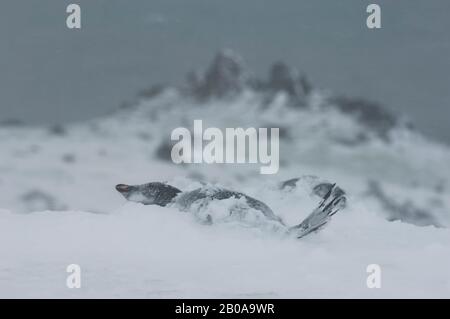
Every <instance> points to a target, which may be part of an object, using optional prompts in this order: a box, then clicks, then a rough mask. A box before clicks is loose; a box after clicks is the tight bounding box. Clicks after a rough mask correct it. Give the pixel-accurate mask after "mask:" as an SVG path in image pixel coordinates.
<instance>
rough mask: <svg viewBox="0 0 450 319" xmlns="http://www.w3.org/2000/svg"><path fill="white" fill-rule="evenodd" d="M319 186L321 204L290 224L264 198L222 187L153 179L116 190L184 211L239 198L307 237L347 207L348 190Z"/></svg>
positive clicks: (291, 231) (141, 200) (209, 220)
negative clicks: (184, 186)
mask: <svg viewBox="0 0 450 319" xmlns="http://www.w3.org/2000/svg"><path fill="white" fill-rule="evenodd" d="M291 184H292V183H291ZM294 184H295V183H294ZM319 189H320V194H322V195H323V196H321V197H322V201H321V202H320V204H319V206H318V207H317V208H316V209H314V210H313V211H312V212H311V214H309V215H308V217H306V219H305V220H303V221H302V222H301V223H299V224H298V225H295V226H293V227H289V226H287V225H286V224H285V223H284V222H283V220H282V219H281V218H280V217H279V216H277V215H276V214H275V213H274V212H273V211H272V209H271V208H270V207H269V206H268V205H267V204H265V203H263V202H262V201H260V200H258V199H255V198H253V197H251V196H248V195H246V194H244V193H241V192H237V191H232V190H228V189H225V188H221V187H211V186H204V187H200V188H198V189H195V190H192V191H185V192H183V191H181V190H180V189H178V188H176V187H174V186H172V185H169V184H167V183H161V182H151V183H146V184H142V185H126V184H118V185H117V186H116V190H117V191H118V192H119V193H120V194H122V196H123V197H125V199H127V200H128V201H132V202H136V203H141V204H144V205H158V206H161V207H169V206H170V207H176V208H178V209H179V210H181V211H190V210H192V209H194V208H197V209H198V207H199V206H205V205H207V204H208V203H210V202H211V201H214V200H219V201H220V200H226V199H231V198H235V199H239V200H242V201H244V202H245V203H246V205H247V206H248V208H249V209H250V208H251V209H254V210H256V211H259V212H260V213H262V215H263V216H264V217H265V218H266V219H267V220H269V221H272V222H275V223H277V224H278V225H279V226H280V227H282V228H283V229H285V231H286V233H288V234H292V235H294V236H296V237H297V238H302V237H305V236H306V235H308V234H310V233H312V232H316V231H318V230H320V229H321V228H323V226H325V225H326V224H327V223H328V221H329V220H330V219H331V217H332V216H333V215H334V214H336V213H337V212H338V211H339V210H341V209H342V208H344V207H345V202H346V197H345V192H344V191H342V190H341V189H340V188H338V187H336V184H324V185H322V187H319V188H317V192H319ZM242 209H243V208H242V207H231V208H230V212H229V213H230V214H233V213H235V212H236V211H237V210H239V211H241V210H242ZM207 224H212V218H211V216H210V215H208V216H207Z"/></svg>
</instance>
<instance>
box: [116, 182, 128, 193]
mask: <svg viewBox="0 0 450 319" xmlns="http://www.w3.org/2000/svg"><path fill="white" fill-rule="evenodd" d="M116 190H117V191H118V192H119V193H122V194H123V193H128V192H129V191H130V186H128V185H125V184H119V185H117V186H116Z"/></svg>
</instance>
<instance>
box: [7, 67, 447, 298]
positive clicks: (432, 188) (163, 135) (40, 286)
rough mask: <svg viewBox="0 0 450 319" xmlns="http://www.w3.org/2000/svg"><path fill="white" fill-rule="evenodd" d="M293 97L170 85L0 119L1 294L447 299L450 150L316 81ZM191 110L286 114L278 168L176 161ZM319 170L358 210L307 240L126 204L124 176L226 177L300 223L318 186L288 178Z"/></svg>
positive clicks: (221, 115)
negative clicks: (31, 121)
mask: <svg viewBox="0 0 450 319" xmlns="http://www.w3.org/2000/svg"><path fill="white" fill-rule="evenodd" d="M225 73H226V72H225ZM241 78H243V77H239V81H240V79H241ZM233 87H234V86H233ZM297 102H298V101H297ZM297 102H296V103H297ZM290 103H293V102H292V99H289V98H288V96H287V95H286V94H283V93H279V94H273V96H271V97H270V99H268V96H267V94H265V93H264V94H263V93H261V92H258V91H255V90H253V89H244V90H242V91H239V93H237V94H236V95H235V96H234V97H232V98H228V97H227V98H223V97H222V98H215V99H209V100H207V101H202V102H199V101H198V100H196V99H194V98H192V97H190V96H186V94H185V93H183V91H182V90H177V89H166V90H164V91H163V92H162V93H160V94H157V95H156V96H155V97H152V98H145V99H142V100H140V101H139V103H137V105H136V106H134V107H132V108H128V109H123V110H121V111H118V112H116V113H114V114H112V115H110V116H107V117H104V118H100V119H95V120H92V121H90V122H87V123H78V124H72V125H68V126H65V127H53V128H51V129H48V128H32V127H6V126H3V127H1V126H0V156H1V161H0V208H2V209H0V297H7V298H8V297H11V298H14V297H64V298H72V297H77V298H78V297H87V298H90V297H93V298H95V297H142V298H164V297H242V298H246V297H255V298H259V297H261V298H263V297H267V298H272V297H274V298H276V297H289V298H304V297H305V298H306V297H344V298H345V297H374V298H379V297H387V298H390V297H450V276H449V275H448V269H449V267H450V257H448V256H450V254H449V248H448V245H447V243H448V242H449V241H450V231H449V229H448V228H447V226H448V225H449V224H450V168H449V165H448V163H450V150H449V148H448V147H447V146H445V145H440V144H438V143H436V142H433V141H430V140H429V139H427V138H426V137H423V136H422V135H421V134H420V133H417V132H414V131H411V130H409V129H407V128H405V127H402V126H401V125H397V126H395V127H393V128H391V129H389V130H388V132H384V131H383V132H381V133H380V132H379V131H376V130H373V129H371V128H370V127H368V126H367V125H368V124H367V123H365V124H364V121H363V120H361V118H359V119H358V118H355V116H354V115H355V113H357V112H356V111H352V112H350V113H351V114H348V113H345V112H342V111H340V110H338V109H337V108H335V107H333V104H332V102H330V100H329V99H327V93H324V92H322V91H320V90H313V91H312V92H310V93H308V94H305V96H304V97H303V100H302V103H303V104H304V105H306V106H302V107H295V106H292V105H290ZM195 119H202V120H203V123H204V125H205V126H207V127H219V128H225V127H244V128H247V127H279V128H280V132H282V134H281V141H280V161H281V167H280V171H279V173H278V174H276V175H273V176H269V175H260V174H259V168H260V165H259V164H257V165H231V164H223V165H206V164H205V165H198V164H195V165H194V164H192V165H175V164H173V163H172V162H171V161H170V159H168V158H169V156H170V146H171V144H170V132H171V131H172V130H173V129H174V128H176V127H180V126H183V127H187V128H188V129H191V128H192V125H193V121H194V120H195ZM366 122H367V119H366ZM369 123H370V121H369ZM369 126H370V125H369ZM308 174H312V175H317V176H320V177H321V178H324V179H327V180H329V181H332V182H336V183H337V184H338V185H339V186H340V187H342V188H343V189H345V190H346V192H347V195H348V207H347V208H346V209H344V210H343V211H341V212H339V213H338V214H337V215H336V216H334V217H333V219H332V221H331V223H330V224H329V226H328V227H327V228H325V229H324V230H323V231H321V232H319V233H317V234H313V235H311V236H309V237H307V238H303V239H301V240H294V239H292V238H286V237H283V236H282V235H280V234H277V233H273V232H270V231H268V230H267V229H264V227H259V228H258V227H251V226H249V225H243V224H240V223H235V222H223V223H216V224H214V225H212V226H206V225H202V224H201V223H199V222H198V220H197V219H196V218H195V216H193V215H192V214H186V213H181V212H179V211H177V210H175V209H173V208H161V207H154V206H142V205H140V204H134V203H125V200H124V199H123V197H121V196H120V194H118V193H117V192H116V191H115V189H114V186H115V185H116V184H118V183H127V184H140V183H145V182H150V181H169V182H170V183H171V184H173V185H175V186H176V187H178V188H180V189H182V190H189V189H194V188H195V187H198V186H199V185H200V183H199V182H209V183H213V184H214V183H217V184H218V185H222V186H225V187H227V188H230V189H233V190H237V191H240V192H244V193H246V194H248V195H250V196H253V197H255V198H257V199H260V200H262V201H264V202H265V203H266V204H268V205H269V206H270V207H271V208H272V209H273V211H274V212H275V213H276V214H278V215H279V216H281V217H282V218H283V219H284V220H285V221H286V222H288V223H289V224H291V225H292V224H294V223H295V222H297V221H300V220H301V219H302V218H304V217H305V216H306V215H307V214H308V213H309V212H310V211H311V209H312V208H313V207H314V206H315V205H316V204H317V202H316V201H315V200H317V199H314V198H311V197H309V196H307V194H306V195H305V193H302V190H301V189H297V190H296V191H293V192H286V191H281V190H279V189H278V188H277V185H278V183H279V182H281V181H283V180H287V179H290V178H294V177H298V176H302V175H308ZM221 205H227V203H222V204H221V203H216V206H213V208H212V209H216V210H217V211H220V210H221V209H224V206H221ZM214 207H215V208H214ZM69 264H79V265H80V266H81V269H82V288H81V289H68V288H67V287H66V278H67V276H68V273H66V267H67V266H68V265H69ZM369 264H378V265H380V267H381V270H382V277H381V279H382V287H381V288H380V289H369V288H367V285H366V279H367V276H368V273H367V272H366V267H367V266H368V265H369Z"/></svg>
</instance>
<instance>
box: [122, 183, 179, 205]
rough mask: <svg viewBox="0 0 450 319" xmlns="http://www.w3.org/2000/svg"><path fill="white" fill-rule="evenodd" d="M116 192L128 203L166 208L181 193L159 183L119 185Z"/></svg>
mask: <svg viewBox="0 0 450 319" xmlns="http://www.w3.org/2000/svg"><path fill="white" fill-rule="evenodd" d="M116 190H117V191H118V192H119V193H121V194H122V196H123V197H125V198H126V199H127V200H129V201H132V202H136V203H141V204H144V205H159V206H166V205H167V204H168V203H170V202H171V201H172V200H173V199H174V198H175V197H176V196H177V195H178V193H180V192H181V191H180V190H179V189H177V188H175V187H173V186H170V185H168V184H166V183H159V182H153V183H147V184H143V185H126V184H119V185H117V186H116Z"/></svg>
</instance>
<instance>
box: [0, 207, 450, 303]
mask: <svg viewBox="0 0 450 319" xmlns="http://www.w3.org/2000/svg"><path fill="white" fill-rule="evenodd" d="M362 209H363V208H362V207H361V206H359V204H355V205H353V206H352V207H351V208H350V209H348V210H346V211H345V212H344V213H342V214H341V215H340V216H338V217H336V218H335V219H334V220H333V222H332V223H330V225H329V227H327V228H326V229H325V230H324V231H322V232H320V233H318V234H315V235H313V236H310V237H308V238H304V239H302V240H294V239H289V238H284V237H274V236H273V235H272V234H270V233H264V232H258V231H257V230H256V229H254V230H253V231H251V230H249V229H245V228H241V227H230V225H220V224H219V225H213V226H204V225H200V224H198V223H197V222H196V221H195V220H194V219H193V218H192V216H191V215H189V214H185V213H180V212H179V211H177V210H175V209H170V208H161V207H154V206H143V205H141V204H134V203H128V204H126V205H124V206H122V208H120V209H119V210H117V211H116V212H115V213H113V214H110V215H101V214H90V213H86V212H77V211H67V212H42V213H35V214H32V215H19V214H11V213H7V212H2V213H1V214H0V243H2V244H1V245H0V255H1V256H2V258H1V259H0V297H3V298H16V297H26V298H28V297H30V298H32V297H37V298H45V297H48V298H56V297H58V298H116V297H121V298H180V297H182V298H229V297H233V298H313V297H324V298H329V297H337V298H350V297H356V298H362V297H369V298H392V297H394V298H401V297H406V298H418V297H424V298H431V297H448V296H449V293H450V278H449V276H448V265H449V249H448V242H449V240H450V233H449V232H448V230H445V229H436V228H434V227H423V228H418V227H415V226H412V225H408V224H402V223H400V222H394V223H388V222H386V221H384V220H383V219H381V218H379V217H377V216H376V215H375V214H374V213H373V212H370V211H362ZM74 263H75V264H78V265H80V267H81V270H82V272H81V274H82V276H81V278H82V281H81V285H82V286H81V288H80V289H68V288H67V287H66V277H67V276H68V273H66V272H65V270H66V267H67V266H68V265H69V264H74ZM369 264H378V265H380V266H381V269H382V277H381V278H382V287H381V288H380V289H368V288H367V286H366V278H367V276H368V273H366V267H367V266H368V265H369Z"/></svg>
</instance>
